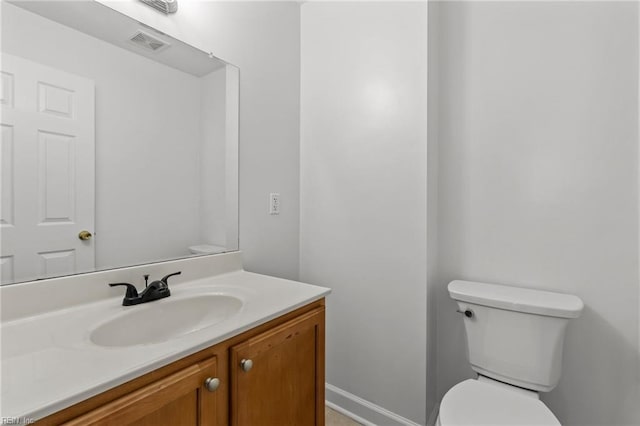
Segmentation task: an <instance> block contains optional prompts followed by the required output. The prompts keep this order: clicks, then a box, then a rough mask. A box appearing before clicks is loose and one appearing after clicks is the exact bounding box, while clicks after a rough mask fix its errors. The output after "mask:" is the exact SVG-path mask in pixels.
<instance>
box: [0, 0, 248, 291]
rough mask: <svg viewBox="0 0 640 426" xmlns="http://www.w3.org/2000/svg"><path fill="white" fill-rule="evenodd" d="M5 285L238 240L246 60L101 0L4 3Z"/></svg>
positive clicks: (0, 162) (0, 224) (1, 163)
mask: <svg viewBox="0 0 640 426" xmlns="http://www.w3.org/2000/svg"><path fill="white" fill-rule="evenodd" d="M0 7H2V62H1V71H2V74H1V77H2V79H1V92H0V103H1V108H2V111H1V123H0V124H1V128H0V129H1V131H2V132H1V138H2V139H1V150H0V155H1V158H0V167H1V170H0V174H1V178H2V186H1V188H0V190H1V191H2V192H1V194H0V195H1V206H0V207H1V217H0V232H1V234H2V235H1V238H2V241H1V244H2V245H1V246H0V262H1V263H0V268H1V271H2V284H9V283H15V282H22V281H28V280H34V279H42V278H50V277H57V276H63V275H70V274H75V273H82V272H92V271H96V270H104V269H111V268H118V267H124V266H131V265H139V264H144V263H150V262H158V261H164V260H170V259H177V258H182V257H188V256H196V255H204V254H214V253H222V252H226V251H234V250H237V249H238V101H239V100H238V96H239V71H238V69H237V68H236V67H235V66H233V65H230V64H228V63H226V62H224V61H222V60H219V59H217V58H215V57H213V55H211V54H208V53H206V52H203V51H200V50H198V49H196V48H194V47H192V46H189V45H187V44H185V43H183V42H181V41H179V40H176V39H173V38H171V37H168V36H167V35H165V34H163V33H160V32H157V31H155V30H153V29H152V28H149V27H147V26H145V25H143V24H140V23H138V22H136V21H135V20H132V19H131V18H129V17H127V16H124V15H122V14H120V13H118V12H116V11H114V10H112V9H110V8H108V7H106V6H104V5H101V4H99V3H97V2H94V1H70V2H42V1H34V2H18V3H11V4H10V3H7V2H2V3H1V4H0Z"/></svg>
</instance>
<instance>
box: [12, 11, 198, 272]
mask: <svg viewBox="0 0 640 426" xmlns="http://www.w3.org/2000/svg"><path fill="white" fill-rule="evenodd" d="M2 35H3V39H2V50H3V51H4V52H7V53H11V54H15V55H17V56H21V57H25V58H27V59H30V60H33V61H36V62H39V63H42V64H45V65H48V66H52V67H54V68H57V69H60V70H63V71H66V72H69V73H72V74H76V75H80V76H83V77H87V78H90V79H92V80H94V81H95V83H96V229H95V234H96V237H95V239H94V240H93V241H94V242H95V247H96V268H98V269H103V268H107V267H114V266H122V265H131V264H135V263H140V262H145V261H148V260H151V259H153V260H157V259H166V258H175V257H179V256H184V255H186V254H188V252H187V247H188V246H189V245H192V244H194V243H195V242H197V241H199V239H198V236H199V229H198V210H197V206H198V204H199V195H200V193H199V186H200V175H199V169H198V167H196V166H197V165H198V159H199V154H200V128H199V124H200V109H199V99H200V90H199V89H200V81H199V79H198V78H196V77H193V76H191V75H189V74H186V73H183V72H181V71H177V70H175V69H173V68H169V67H167V66H163V65H160V64H158V63H156V62H153V61H151V60H149V59H146V58H144V57H141V56H139V55H136V54H133V53H131V52H128V51H125V50H124V49H121V48H118V47H115V46H113V45H111V44H109V43H106V42H103V41H101V40H98V39H96V38H93V37H90V36H88V35H85V34H83V33H80V32H78V31H76V30H73V29H70V28H68V27H65V26H63V25H61V24H58V23H56V22H53V21H50V20H48V19H44V18H42V17H40V16H38V15H35V14H33V13H31V12H27V11H25V10H23V9H20V8H18V7H16V6H14V5H11V4H8V3H6V2H3V3H2ZM116 64H117V66H114V65H116ZM133 70H135V72H133ZM167 81H172V82H173V83H174V84H173V85H167V84H166V82H167ZM159 87H162V90H158V88H159ZM194 100H196V102H194ZM168 118H171V119H168ZM173 120H175V122H180V123H181V125H180V126H175V125H174V121H173ZM185 129H186V130H185ZM142 223H144V226H141V225H140V224H142Z"/></svg>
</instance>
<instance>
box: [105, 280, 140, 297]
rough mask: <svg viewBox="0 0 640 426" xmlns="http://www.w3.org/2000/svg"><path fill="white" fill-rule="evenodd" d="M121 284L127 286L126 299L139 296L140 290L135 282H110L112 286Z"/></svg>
mask: <svg viewBox="0 0 640 426" xmlns="http://www.w3.org/2000/svg"><path fill="white" fill-rule="evenodd" d="M119 285H124V286H127V293H126V294H125V296H124V297H125V299H132V298H135V297H138V290H137V289H136V286H134V285H133V284H129V283H111V284H109V286H110V287H116V286H119Z"/></svg>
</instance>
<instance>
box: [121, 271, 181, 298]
mask: <svg viewBox="0 0 640 426" xmlns="http://www.w3.org/2000/svg"><path fill="white" fill-rule="evenodd" d="M181 273H182V271H180V272H174V273H173V274H169V275H167V276H165V277H163V278H162V279H161V280H158V281H153V282H152V283H151V284H149V285H148V286H147V287H146V288H145V289H144V290H142V292H141V293H140V294H138V290H137V289H136V286H134V285H133V284H129V283H112V284H109V285H110V286H111V287H115V286H119V285H123V286H126V287H127V292H126V293H125V295H124V299H123V300H122V306H131V305H139V304H140V303H147V302H152V301H154V300H158V299H163V298H165V297H169V296H171V292H170V291H169V284H168V283H167V280H168V279H169V277H173V276H174V275H180V274H181ZM147 277H148V275H145V281H146V279H147Z"/></svg>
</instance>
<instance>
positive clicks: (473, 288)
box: [436, 281, 584, 426]
mask: <svg viewBox="0 0 640 426" xmlns="http://www.w3.org/2000/svg"><path fill="white" fill-rule="evenodd" d="M449 295H450V296H451V298H452V299H454V300H455V301H456V302H457V304H458V312H460V313H461V316H462V318H463V319H464V325H465V329H466V332H467V333H466V334H467V343H468V345H467V347H468V355H469V362H470V363H471V368H473V370H474V371H476V372H477V373H478V378H477V379H475V380H474V379H469V380H465V381H463V382H461V383H458V384H457V385H455V386H454V387H452V388H451V389H450V390H449V391H448V392H447V393H446V394H445V396H444V397H443V398H442V402H441V404H440V412H439V414H438V419H437V421H436V425H438V426H453V425H510V426H514V425H538V426H543V425H544V426H546V425H560V422H559V421H558V419H557V418H556V417H555V416H554V415H553V413H552V412H551V410H549V408H548V407H547V406H546V405H544V403H543V402H542V401H540V399H539V396H538V392H549V391H550V390H551V389H553V388H554V387H556V385H557V384H558V381H559V380H560V373H561V367H562V346H563V342H564V332H565V329H566V327H567V323H568V322H569V319H571V318H577V317H579V316H580V313H581V312H582V308H583V307H584V305H583V303H582V300H580V298H578V297H576V296H572V295H568V294H560V293H551V292H548V291H539V290H531V289H525V288H517V287H509V286H504V285H495V284H484V283H477V282H470V281H452V282H451V283H449Z"/></svg>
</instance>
